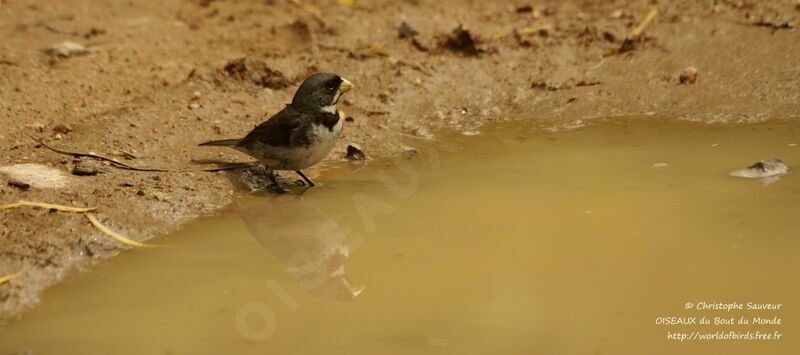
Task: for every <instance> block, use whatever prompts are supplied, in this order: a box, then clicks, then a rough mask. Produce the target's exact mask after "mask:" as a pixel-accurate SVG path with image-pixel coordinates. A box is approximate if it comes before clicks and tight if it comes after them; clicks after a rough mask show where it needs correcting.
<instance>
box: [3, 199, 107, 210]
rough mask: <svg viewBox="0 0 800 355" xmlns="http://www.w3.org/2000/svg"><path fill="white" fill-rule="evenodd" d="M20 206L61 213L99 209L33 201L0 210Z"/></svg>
mask: <svg viewBox="0 0 800 355" xmlns="http://www.w3.org/2000/svg"><path fill="white" fill-rule="evenodd" d="M20 206H29V207H39V208H47V209H51V210H57V211H61V212H89V211H94V210H96V209H97V207H88V208H84V207H70V206H64V205H54V204H51V203H45V202H33V201H25V200H19V202H17V203H12V204H8V205H0V210H5V209H10V208H17V207H20Z"/></svg>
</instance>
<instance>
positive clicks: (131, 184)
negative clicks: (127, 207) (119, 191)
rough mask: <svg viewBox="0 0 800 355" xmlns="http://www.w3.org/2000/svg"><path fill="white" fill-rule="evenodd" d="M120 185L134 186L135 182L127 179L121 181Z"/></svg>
mask: <svg viewBox="0 0 800 355" xmlns="http://www.w3.org/2000/svg"><path fill="white" fill-rule="evenodd" d="M119 186H122V187H133V186H134V184H133V182H131V181H128V180H125V181H123V182H121V183H120V184H119Z"/></svg>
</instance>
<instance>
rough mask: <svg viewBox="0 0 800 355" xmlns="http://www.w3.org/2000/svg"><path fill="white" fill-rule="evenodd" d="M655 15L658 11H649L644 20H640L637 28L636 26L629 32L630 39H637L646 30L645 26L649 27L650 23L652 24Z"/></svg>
mask: <svg viewBox="0 0 800 355" xmlns="http://www.w3.org/2000/svg"><path fill="white" fill-rule="evenodd" d="M656 15H658V9H652V10H650V12H649V13H647V16H645V17H644V20H642V22H641V23H639V26H636V28H634V29H633V31H631V35H630V38H636V37H639V35H641V34H642V32H644V29H645V28H647V26H649V25H650V23H651V22H653V19H655V18H656Z"/></svg>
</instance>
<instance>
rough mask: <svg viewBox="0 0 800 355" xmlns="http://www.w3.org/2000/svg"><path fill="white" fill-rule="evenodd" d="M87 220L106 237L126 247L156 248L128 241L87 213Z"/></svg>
mask: <svg viewBox="0 0 800 355" xmlns="http://www.w3.org/2000/svg"><path fill="white" fill-rule="evenodd" d="M86 218H87V219H89V222H90V223H91V224H92V225H93V226H94V227H95V228H97V229H99V230H100V231H101V232H103V233H105V234H106V235H108V236H109V237H111V238H114V240H116V241H118V242H120V243H122V244H125V245H128V246H132V247H138V248H147V247H155V245H150V244H145V243H140V242H137V241H135V240H131V239H128V238H126V237H125V236H123V235H122V234H119V233H117V232H114V231H112V230H110V229H108V227H106V226H104V225H103V224H102V223H100V221H98V220H97V218H95V217H94V216H93V215H92V214H91V213H87V214H86Z"/></svg>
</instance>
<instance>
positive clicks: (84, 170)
mask: <svg viewBox="0 0 800 355" xmlns="http://www.w3.org/2000/svg"><path fill="white" fill-rule="evenodd" d="M108 172H111V168H109V167H107V166H104V165H102V164H100V163H98V162H96V161H94V160H79V161H78V162H76V163H75V166H74V167H73V168H72V175H78V176H93V175H97V174H105V173H108Z"/></svg>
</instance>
